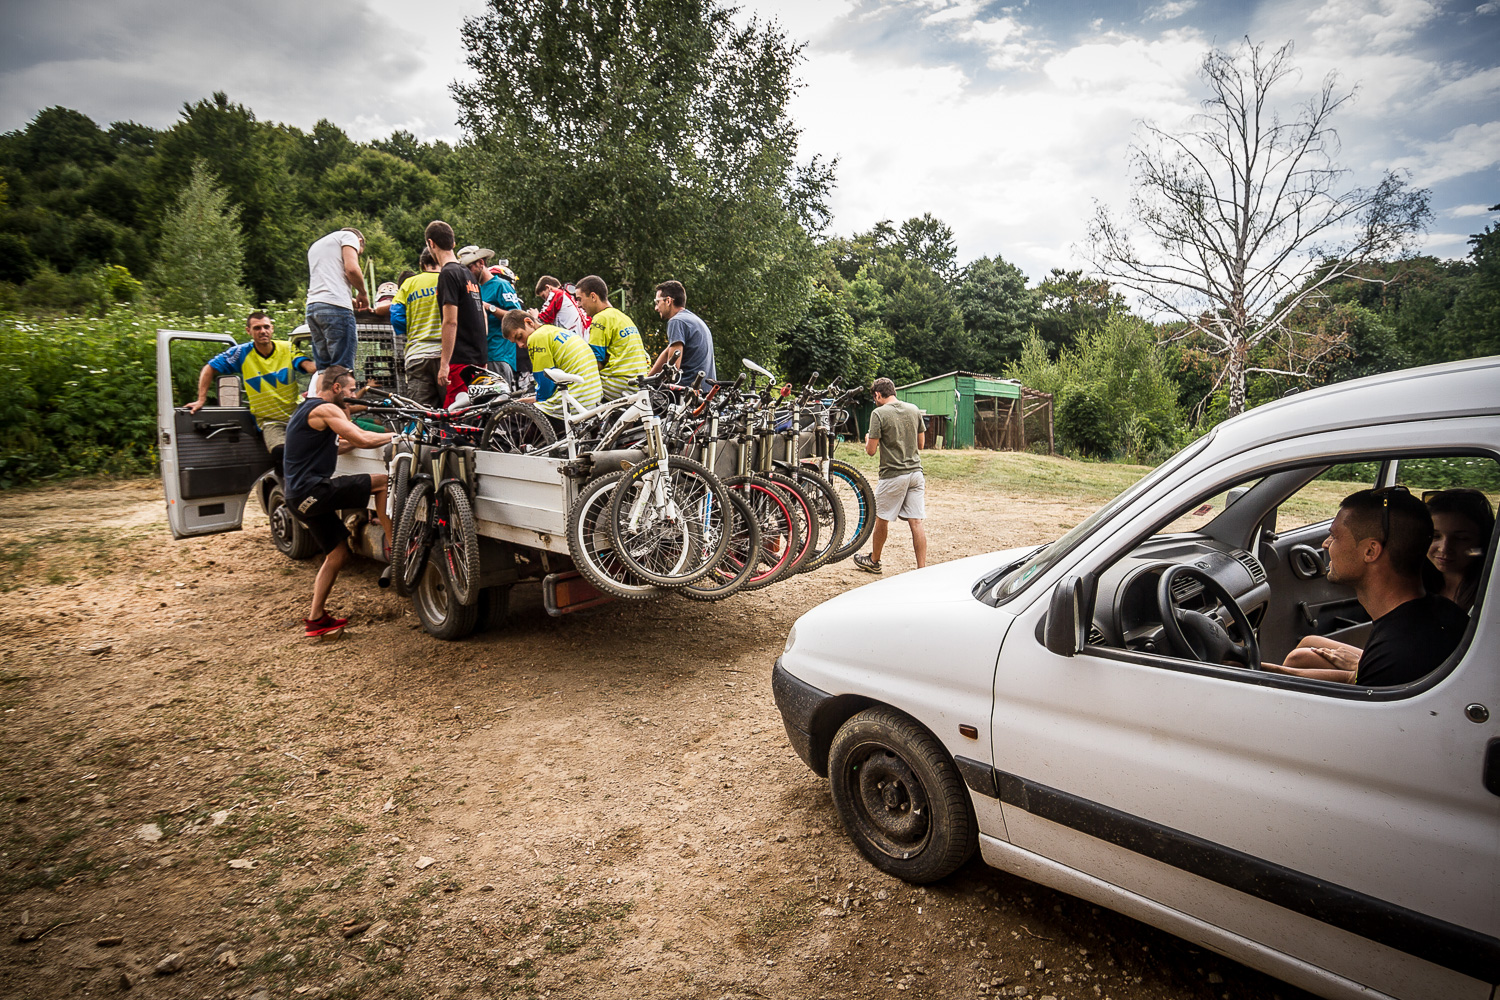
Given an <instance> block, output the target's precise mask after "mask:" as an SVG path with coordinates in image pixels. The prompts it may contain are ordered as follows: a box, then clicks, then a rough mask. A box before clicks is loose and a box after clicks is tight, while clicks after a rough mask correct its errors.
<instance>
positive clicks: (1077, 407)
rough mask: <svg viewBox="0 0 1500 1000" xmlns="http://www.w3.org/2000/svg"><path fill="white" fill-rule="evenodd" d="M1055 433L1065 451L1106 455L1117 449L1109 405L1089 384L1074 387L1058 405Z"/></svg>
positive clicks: (1117, 438) (1117, 430) (1092, 455)
mask: <svg viewBox="0 0 1500 1000" xmlns="http://www.w3.org/2000/svg"><path fill="white" fill-rule="evenodd" d="M1056 431H1057V436H1058V439H1059V440H1061V441H1062V445H1063V448H1064V450H1066V451H1071V452H1077V453H1078V454H1080V455H1085V456H1088V457H1089V458H1108V457H1109V456H1110V455H1113V454H1114V453H1115V451H1117V450H1118V445H1119V443H1120V434H1119V428H1118V427H1116V426H1115V422H1114V416H1113V415H1112V414H1111V413H1110V408H1109V406H1108V405H1107V404H1106V403H1105V402H1104V400H1102V399H1100V398H1099V393H1098V391H1097V390H1096V389H1095V388H1093V387H1091V386H1084V387H1081V388H1076V389H1074V390H1073V391H1071V392H1069V393H1068V394H1067V395H1066V396H1064V397H1063V401H1062V404H1061V405H1060V406H1058V407H1057V427H1056Z"/></svg>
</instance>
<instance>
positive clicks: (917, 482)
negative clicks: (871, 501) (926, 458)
mask: <svg viewBox="0 0 1500 1000" xmlns="http://www.w3.org/2000/svg"><path fill="white" fill-rule="evenodd" d="M875 516H876V517H878V518H880V519H881V520H882V521H894V520H896V518H898V517H899V518H900V519H901V520H903V521H920V520H922V519H923V518H924V517H926V516H927V480H926V479H924V478H923V477H922V473H921V471H920V470H918V471H916V472H908V473H906V475H904V476H893V477H891V478H890V479H877V480H876V481H875Z"/></svg>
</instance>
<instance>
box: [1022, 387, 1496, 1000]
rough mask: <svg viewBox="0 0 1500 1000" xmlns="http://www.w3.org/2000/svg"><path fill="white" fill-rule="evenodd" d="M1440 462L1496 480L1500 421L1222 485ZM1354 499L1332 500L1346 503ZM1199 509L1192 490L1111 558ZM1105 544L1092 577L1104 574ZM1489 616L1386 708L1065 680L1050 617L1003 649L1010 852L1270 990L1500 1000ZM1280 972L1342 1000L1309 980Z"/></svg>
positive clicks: (1127, 663)
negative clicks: (1329, 984) (1098, 889)
mask: <svg viewBox="0 0 1500 1000" xmlns="http://www.w3.org/2000/svg"><path fill="white" fill-rule="evenodd" d="M1440 447H1441V448H1445V449H1446V448H1451V449H1452V450H1453V451H1455V452H1464V451H1472V452H1476V453H1484V454H1486V455H1488V456H1490V457H1489V458H1488V461H1490V462H1491V463H1494V462H1495V461H1496V458H1495V457H1494V456H1497V455H1500V421H1496V420H1495V419H1493V418H1488V417H1486V418H1479V419H1454V420H1443V421H1438V420H1433V421H1412V422H1410V423H1405V424H1393V425H1387V426H1380V427H1369V428H1358V429H1354V430H1342V431H1338V432H1336V433H1333V434H1328V435H1323V436H1310V437H1307V438H1304V439H1301V440H1298V441H1293V442H1290V443H1287V442H1283V443H1278V444H1276V445H1274V446H1268V447H1266V448H1264V449H1261V450H1258V451H1251V452H1247V453H1244V454H1243V455H1240V456H1234V457H1231V458H1228V459H1225V460H1223V461H1222V462H1220V463H1219V464H1218V465H1217V466H1216V467H1215V474H1222V475H1225V476H1230V477H1233V476H1239V475H1243V477H1244V478H1249V477H1251V476H1253V475H1258V474H1259V472H1260V469H1263V468H1268V467H1271V466H1276V465H1283V464H1285V463H1287V462H1288V461H1296V460H1298V459H1299V458H1300V457H1304V456H1305V458H1306V460H1307V461H1308V462H1309V463H1312V462H1314V461H1316V460H1318V458H1319V457H1321V456H1323V455H1329V454H1338V452H1339V450H1342V449H1347V450H1348V451H1349V452H1352V453H1359V452H1364V453H1366V454H1372V455H1375V454H1379V453H1381V452H1384V453H1386V455H1387V456H1390V455H1399V454H1401V453H1403V452H1404V453H1406V454H1412V455H1420V454H1424V453H1426V454H1431V453H1432V452H1433V451H1435V450H1436V449H1437V448H1440ZM1299 452H1300V455H1299ZM1335 486H1337V487H1339V488H1338V489H1334V487H1335ZM1345 488H1346V487H1342V485H1341V484H1330V486H1329V489H1330V491H1331V493H1332V495H1333V496H1335V497H1338V496H1342V495H1343V489H1345ZM1413 488H1414V489H1418V488H1419V487H1418V486H1417V485H1416V484H1414V485H1413ZM1195 492H1196V490H1195V487H1194V486H1193V484H1192V483H1186V484H1183V486H1182V488H1181V489H1180V490H1179V491H1178V492H1177V494H1176V495H1175V496H1173V497H1168V498H1165V499H1163V500H1162V501H1161V502H1160V503H1159V504H1157V505H1156V507H1155V508H1154V509H1151V510H1149V511H1144V510H1143V511H1142V512H1141V514H1139V515H1138V516H1137V519H1136V520H1135V521H1134V522H1133V523H1132V524H1127V525H1124V526H1123V527H1122V528H1121V529H1120V531H1119V532H1118V533H1117V538H1118V539H1119V540H1117V541H1114V542H1113V544H1115V545H1121V544H1128V542H1127V541H1126V540H1128V539H1129V538H1131V537H1133V535H1134V533H1135V532H1139V531H1144V530H1147V529H1148V526H1149V525H1150V524H1151V523H1153V522H1157V521H1159V520H1161V519H1164V518H1169V517H1171V516H1173V514H1172V510H1173V509H1174V508H1178V507H1180V506H1181V505H1183V504H1185V503H1188V502H1191V501H1192V499H1193V497H1194V495H1195ZM1333 502H1334V503H1335V504H1337V502H1338V501H1337V499H1335V500H1334V501H1333ZM1109 544H1111V542H1110V540H1108V539H1106V540H1105V541H1104V545H1103V546H1101V547H1100V548H1098V549H1095V550H1093V551H1092V552H1091V553H1089V554H1086V555H1085V556H1083V557H1082V558H1081V559H1080V560H1079V562H1078V564H1077V568H1078V571H1079V572H1080V573H1082V572H1099V573H1101V575H1102V574H1103V573H1105V572H1107V571H1108V563H1109V561H1110V560H1111V559H1113V558H1115V556H1113V555H1111V554H1110V553H1111V551H1112V550H1110V549H1109V548H1108V547H1107V546H1108V545H1109ZM1481 601H1482V607H1480V608H1478V609H1477V611H1476V617H1475V620H1474V624H1473V625H1472V626H1471V628H1472V629H1473V633H1472V636H1471V639H1470V641H1469V642H1468V644H1467V646H1464V647H1461V648H1460V652H1459V654H1458V655H1456V656H1455V657H1454V658H1452V659H1450V661H1449V663H1448V664H1447V665H1445V666H1444V667H1440V668H1439V669H1438V670H1436V671H1435V672H1434V674H1433V675H1432V676H1431V677H1430V678H1429V679H1427V680H1423V681H1420V682H1417V683H1415V684H1413V685H1411V686H1410V687H1408V688H1392V689H1384V690H1381V689H1374V688H1358V687H1348V686H1342V685H1334V684H1327V685H1323V686H1321V687H1320V686H1316V685H1314V684H1311V683H1307V682H1304V683H1298V682H1296V681H1294V680H1293V679H1292V678H1282V677H1270V678H1268V677H1267V675H1264V674H1260V673H1257V672H1253V671H1248V670H1243V669H1232V668H1224V667H1217V666H1208V665H1205V664H1198V663H1196V662H1195V661H1184V660H1180V659H1176V658H1173V657H1167V656H1161V655H1156V654H1146V653H1134V652H1130V651H1125V650H1120V649H1115V648H1109V647H1092V646H1091V647H1088V648H1086V649H1085V650H1083V651H1082V652H1080V653H1079V654H1078V655H1076V656H1073V657H1068V658H1065V657H1061V656H1057V655H1054V654H1053V653H1051V652H1050V651H1048V650H1046V649H1045V648H1044V647H1042V645H1041V643H1040V642H1039V641H1038V639H1037V638H1036V637H1037V635H1038V626H1039V621H1040V618H1041V614H1042V612H1043V611H1044V610H1045V608H1044V604H1045V602H1042V601H1038V602H1036V603H1035V604H1034V605H1033V606H1032V607H1030V608H1028V609H1026V611H1025V612H1023V613H1022V615H1021V617H1019V618H1018V619H1017V621H1016V624H1015V625H1014V626H1013V627H1012V628H1011V629H1010V630H1009V631H1008V632H1007V633H1006V638H1005V643H1004V646H1003V647H1002V651H1001V654H1000V657H999V663H998V669H997V672H996V681H995V690H996V700H995V710H994V715H993V738H994V747H995V751H994V752H995V767H996V769H997V770H998V771H999V772H1001V777H1000V788H1001V789H1002V790H1003V791H1002V801H1003V802H1004V807H1003V808H1004V814H1005V828H1006V830H1007V835H1008V837H1009V838H1010V840H1011V842H1012V843H1013V844H1014V845H1015V846H1017V847H1019V848H1022V849H1024V850H1027V851H1031V852H1033V853H1034V854H1037V855H1041V856H1043V857H1046V858H1048V859H1051V861H1053V862H1057V863H1059V864H1061V865H1065V866H1067V867H1069V868H1072V869H1075V870H1078V871H1084V872H1088V873H1089V874H1091V875H1094V876H1096V877H1097V878H1099V879H1102V880H1103V881H1105V882H1108V883H1110V884H1112V885H1115V886H1120V887H1122V888H1124V889H1126V890H1128V891H1130V892H1131V893H1134V894H1136V895H1137V896H1138V897H1141V898H1144V899H1147V900H1151V901H1152V902H1153V904H1154V905H1156V906H1157V907H1159V908H1164V909H1158V910H1156V911H1153V912H1156V913H1158V914H1160V913H1163V912H1168V911H1171V912H1173V913H1176V914H1179V915H1180V914H1191V915H1192V916H1193V917H1194V918H1195V919H1196V920H1197V921H1198V923H1197V924H1194V925H1193V926H1192V927H1190V926H1188V925H1187V923H1186V922H1184V923H1182V924H1180V925H1179V929H1178V931H1177V932H1178V933H1181V934H1183V935H1184V936H1187V937H1189V938H1193V936H1194V934H1195V933H1200V932H1202V931H1203V929H1204V928H1205V927H1208V926H1209V925H1212V926H1213V927H1216V928H1222V929H1223V930H1225V931H1228V932H1230V933H1231V934H1233V935H1237V936H1238V942H1239V943H1238V944H1235V945H1234V947H1233V948H1229V947H1228V946H1227V945H1225V944H1224V940H1225V939H1223V938H1220V939H1219V940H1220V945H1219V946H1220V947H1224V948H1225V949H1226V950H1225V953H1226V954H1231V957H1234V958H1236V959H1237V960H1238V961H1241V962H1246V963H1247V964H1250V965H1252V966H1258V967H1261V968H1266V967H1267V966H1265V965H1258V963H1260V962H1261V961H1262V960H1263V958H1264V949H1267V948H1269V949H1271V950H1273V951H1275V952H1279V953H1281V954H1282V955H1285V956H1292V957H1293V958H1294V959H1295V962H1294V963H1292V964H1293V965H1295V964H1296V963H1305V965H1303V966H1301V968H1302V969H1303V971H1304V972H1305V971H1306V969H1308V968H1317V969H1326V970H1330V971H1332V972H1334V973H1336V974H1337V975H1339V976H1341V977H1343V978H1345V979H1347V980H1350V981H1353V982H1356V983H1360V984H1363V985H1365V986H1368V987H1370V988H1371V989H1375V990H1379V991H1381V992H1382V993H1384V994H1390V995H1392V996H1400V997H1403V998H1406V1000H1493V996H1494V994H1493V985H1492V984H1494V983H1496V982H1497V981H1500V797H1497V796H1500V749H1497V746H1500V727H1497V724H1496V722H1494V721H1492V717H1491V713H1492V712H1495V711H1496V710H1497V708H1500V671H1497V670H1496V669H1495V668H1496V659H1495V652H1494V651H1495V649H1496V648H1500V592H1497V591H1496V588H1494V587H1493V585H1491V586H1490V588H1489V592H1488V593H1487V594H1485V595H1483V596H1482V598H1481ZM1487 783H1489V784H1487ZM1491 786H1493V787H1491ZM1195 927H1196V928H1197V929H1196V930H1195V929H1194V928H1195ZM1198 940H1200V941H1202V940H1206V938H1204V937H1200V938H1198ZM1247 942H1249V943H1247ZM1252 945H1253V946H1252ZM1274 970H1275V971H1276V974H1277V975H1279V976H1282V977H1283V978H1288V979H1290V980H1291V981H1292V982H1294V983H1295V984H1296V985H1299V986H1301V987H1302V988H1304V989H1309V990H1316V991H1318V992H1324V991H1325V987H1322V986H1319V980H1318V979H1317V977H1316V976H1312V975H1307V976H1304V975H1303V972H1298V971H1295V970H1293V969H1292V966H1291V965H1288V964H1285V963H1279V964H1278V965H1277V966H1275V967H1274ZM1299 976H1303V978H1300V979H1299V978H1298V977H1299ZM1328 995H1332V993H1331V992H1330V993H1328Z"/></svg>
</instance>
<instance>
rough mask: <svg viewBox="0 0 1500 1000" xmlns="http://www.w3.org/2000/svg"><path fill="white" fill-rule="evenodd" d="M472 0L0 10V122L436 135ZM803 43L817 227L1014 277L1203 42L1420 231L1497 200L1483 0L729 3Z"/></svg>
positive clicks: (1113, 188)
mask: <svg viewBox="0 0 1500 1000" xmlns="http://www.w3.org/2000/svg"><path fill="white" fill-rule="evenodd" d="M482 7H483V0H449V2H446V3H440V4H433V3H421V4H418V3H411V2H407V0H319V2H316V3H308V2H306V0H237V2H234V3H230V2H228V0H199V2H197V3H194V4H191V5H188V4H185V3H182V2H181V0H110V2H107V3H106V2H101V0H48V2H46V3H31V2H26V3H7V4H6V20H7V23H6V28H7V30H6V31H5V32H4V33H3V34H0V130H9V129H14V128H20V127H24V126H25V124H26V122H27V121H29V120H30V118H31V117H32V116H33V115H35V114H36V112H37V111H38V110H39V109H41V108H43V107H47V106H49V105H54V104H61V105H65V106H68V107H72V108H76V109H78V110H80V111H83V112H84V113H86V114H88V115H90V116H91V117H93V118H94V119H95V120H96V121H98V122H100V123H101V124H104V123H108V122H110V121H115V120H119V119H133V120H135V121H139V122H143V123H146V124H149V125H154V126H158V127H165V126H168V125H170V124H171V123H172V122H173V121H174V120H175V118H176V116H177V113H178V111H179V109H180V108H181V105H182V103H183V102H184V101H191V100H196V99H198V98H200V97H205V96H207V95H208V94H209V93H211V92H212V91H215V90H224V91H227V92H228V93H229V95H230V97H231V98H232V99H233V100H235V101H238V102H241V103H244V104H246V105H248V106H249V107H251V108H253V109H254V110H255V112H256V114H257V115H258V116H259V117H261V118H262V119H266V120H275V121H284V122H287V123H290V124H293V125H298V126H301V127H303V128H307V127H310V126H311V125H312V124H314V123H315V122H316V121H317V120H318V119H320V118H325V117H326V118H329V119H331V120H333V121H334V122H337V123H338V124H340V125H341V126H343V127H344V128H345V129H346V130H347V131H348V132H349V133H350V134H351V135H352V136H354V137H355V138H357V139H370V138H375V137H378V136H384V135H387V134H389V133H390V132H391V131H392V130H393V129H395V128H405V129H410V130H411V131H413V132H415V133H417V134H418V135H420V136H423V137H428V138H446V139H450V140H451V139H455V138H457V137H458V134H457V128H456V126H455V125H454V124H453V122H454V117H455V113H454V108H453V104H452V101H451V98H450V97H449V95H448V84H449V83H451V82H452V81H453V80H454V79H455V78H456V77H460V76H463V75H466V73H467V70H466V68H465V67H464V65H463V55H464V50H463V46H462V41H461V37H460V25H461V22H462V19H463V17H464V16H465V15H472V14H474V13H477V12H478V11H479V10H480V9H481V8H482ZM743 8H744V9H743V16H749V15H752V14H754V15H757V16H759V17H761V18H763V19H772V18H774V19H775V20H777V21H778V22H779V23H780V24H781V25H782V27H783V28H784V29H785V30H786V31H787V33H788V35H789V36H790V37H792V38H793V39H796V40H800V41H803V42H805V43H806V45H807V48H806V52H805V56H806V58H805V60H804V62H803V64H802V67H801V78H802V82H803V87H802V89H801V90H800V91H799V92H798V94H797V96H796V98H795V100H794V102H793V105H792V113H793V115H794V117H795V118H796V120H797V122H798V124H799V125H800V127H801V128H802V149H803V153H804V155H812V154H814V153H817V154H822V155H824V156H830V157H832V156H836V157H838V158H839V171H838V189H837V192H836V193H835V195H834V198H833V209H834V222H833V229H834V231H836V232H839V233H845V234H848V233H853V232H856V231H859V230H863V229H867V228H869V227H870V226H871V225H872V224H874V223H875V222H877V221H879V220H881V219H894V220H896V221H898V222H899V221H900V220H902V219H904V218H907V217H909V216H911V215H917V214H920V213H922V212H932V213H933V214H935V215H937V216H938V217H939V218H941V219H944V220H945V221H947V222H948V223H949V224H950V225H951V226H952V227H953V228H954V230H955V231H956V233H957V237H958V244H959V254H960V258H961V259H962V260H965V261H966V260H969V259H972V258H974V257H978V256H981V255H986V254H1000V255H1002V256H1004V257H1005V258H1006V259H1007V260H1010V261H1012V262H1013V263H1015V264H1017V265H1019V266H1020V267H1021V268H1022V270H1024V271H1025V272H1026V273H1027V275H1028V276H1030V278H1031V279H1032V281H1033V282H1034V281H1036V280H1039V279H1040V278H1041V277H1042V276H1044V275H1045V274H1046V273H1047V270H1048V269H1049V268H1052V267H1078V266H1081V265H1082V261H1081V259H1080V257H1079V255H1078V253H1077V251H1076V249H1075V247H1076V245H1077V244H1078V242H1079V241H1080V240H1081V239H1082V237H1083V233H1084V227H1085V224H1086V221H1087V219H1088V217H1089V215H1090V214H1091V212H1092V209H1093V205H1094V203H1095V201H1100V202H1103V203H1105V204H1108V205H1112V206H1123V205H1124V204H1125V202H1126V199H1127V198H1128V195H1129V182H1128V173H1127V158H1128V150H1129V147H1130V142H1131V137H1132V134H1133V133H1134V131H1135V130H1136V128H1137V127H1138V124H1139V123H1140V122H1141V121H1142V120H1148V121H1152V122H1155V123H1158V124H1162V125H1166V126H1169V127H1170V126H1174V125H1178V124H1181V123H1183V122H1184V121H1185V120H1186V119H1187V117H1188V116H1189V115H1191V114H1192V113H1193V112H1194V111H1195V110H1196V108H1197V102H1198V101H1199V100H1201V98H1202V97H1203V95H1204V90H1203V87H1202V85H1201V83H1200V81H1199V80H1198V78H1197V75H1196V71H1197V67H1198V64H1199V62H1200V60H1201V58H1202V55H1203V53H1204V52H1205V51H1206V50H1207V49H1208V48H1210V47H1211V46H1214V45H1219V46H1221V47H1232V46H1234V45H1235V44H1237V43H1238V41H1239V40H1240V39H1241V38H1244V37H1246V36H1248V37H1250V38H1251V39H1253V40H1256V41H1265V42H1267V43H1269V44H1271V45H1272V46H1273V47H1274V46H1276V45H1279V44H1281V43H1282V42H1285V41H1288V40H1291V41H1294V42H1295V45H1296V50H1295V51H1296V63H1297V65H1298V67H1299V68H1300V71H1301V74H1300V79H1299V80H1298V81H1296V82H1294V83H1290V84H1289V85H1287V86H1286V87H1285V89H1284V90H1283V91H1282V92H1281V96H1282V98H1283V99H1284V101H1285V102H1286V105H1287V106H1288V107H1290V106H1291V105H1294V104H1295V103H1296V102H1297V101H1299V100H1304V99H1306V98H1307V97H1308V96H1309V95H1310V94H1311V93H1312V92H1313V90H1314V89H1315V88H1316V87H1317V85H1318V84H1319V83H1320V82H1321V81H1322V79H1323V78H1324V76H1325V75H1326V74H1328V73H1329V72H1335V73H1337V74H1338V78H1339V81H1340V82H1341V84H1342V85H1343V86H1345V87H1349V88H1355V89H1356V90H1357V96H1356V99H1355V100H1354V102H1353V103H1352V104H1350V105H1348V106H1347V107H1346V109H1345V110H1344V111H1342V112H1341V114H1340V116H1339V117H1338V118H1337V119H1336V125H1337V126H1338V129H1339V132H1340V136H1341V138H1342V142H1343V145H1342V151H1341V153H1340V162H1341V163H1342V164H1343V165H1345V166H1347V167H1349V168H1350V169H1351V176H1350V182H1351V183H1370V182H1373V181H1374V180H1375V179H1377V178H1378V177H1379V175H1380V173H1381V172H1382V171H1384V170H1386V169H1389V168H1395V169H1401V170H1405V171H1408V172H1409V174H1410V177H1411V179H1412V181H1413V182H1414V183H1415V184H1417V185H1420V186H1424V187H1429V188H1431V190H1432V193H1433V208H1434V216H1435V217H1434V220H1433V225H1432V231H1431V233H1430V235H1429V237H1428V244H1427V246H1428V249H1429V251H1430V252H1432V253H1435V254H1438V255H1440V256H1447V257H1458V256H1463V255H1464V254H1465V253H1466V252H1467V249H1468V248H1467V242H1466V241H1467V238H1468V235H1469V234H1471V233H1474V232H1478V231H1479V230H1480V229H1481V228H1482V227H1483V226H1484V225H1486V224H1487V223H1490V222H1493V221H1495V219H1496V218H1497V216H1496V215H1495V214H1494V213H1491V212H1489V211H1488V206H1490V205H1494V204H1496V203H1500V2H1496V0H1488V2H1478V0H1258V2H1256V0H1244V2H1232V3H1226V2H1216V0H1158V2H1134V0H1098V2H1093V3H1089V4H1073V3H1057V2H1038V3H1031V2H1029V0H1023V2H1014V0H1012V2H983V0H744V3H743Z"/></svg>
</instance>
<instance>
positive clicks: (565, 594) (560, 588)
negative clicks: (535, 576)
mask: <svg viewBox="0 0 1500 1000" xmlns="http://www.w3.org/2000/svg"><path fill="white" fill-rule="evenodd" d="M614 600H618V598H615V597H612V596H611V595H609V594H605V593H603V592H601V591H600V590H599V589H598V588H597V587H595V586H594V585H593V584H592V583H589V582H588V580H586V579H584V577H583V574H581V573H579V572H578V571H577V570H576V569H570V570H567V571H566V572H562V573H548V574H547V575H546V576H544V577H542V603H543V604H544V605H545V606H546V608H547V614H549V615H551V616H552V617H554V618H559V617H561V616H563V615H568V614H572V613H573V612H574V611H583V610H584V609H585V608H597V607H598V606H599V605H601V604H608V603H610V602H611V601H614Z"/></svg>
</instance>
